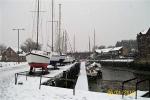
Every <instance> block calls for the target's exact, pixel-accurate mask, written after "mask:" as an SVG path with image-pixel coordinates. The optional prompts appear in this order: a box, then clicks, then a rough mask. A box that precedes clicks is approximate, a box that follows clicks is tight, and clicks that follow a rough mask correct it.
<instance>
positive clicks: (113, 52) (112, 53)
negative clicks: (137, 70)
mask: <svg viewBox="0 0 150 100" xmlns="http://www.w3.org/2000/svg"><path fill="white" fill-rule="evenodd" d="M95 53H96V54H95V55H96V58H97V59H111V58H121V57H124V56H127V55H128V49H127V48H124V47H114V48H106V49H96V50H95Z"/></svg>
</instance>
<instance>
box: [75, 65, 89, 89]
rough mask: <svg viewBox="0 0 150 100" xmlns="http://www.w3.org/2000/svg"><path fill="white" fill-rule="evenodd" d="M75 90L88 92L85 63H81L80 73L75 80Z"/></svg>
mask: <svg viewBox="0 0 150 100" xmlns="http://www.w3.org/2000/svg"><path fill="white" fill-rule="evenodd" d="M75 89H76V90H85V91H88V80H87V74H86V69H85V62H82V63H81V66H80V73H79V76H78V79H77V83H76V86H75Z"/></svg>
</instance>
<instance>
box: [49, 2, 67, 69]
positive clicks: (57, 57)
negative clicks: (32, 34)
mask: <svg viewBox="0 0 150 100" xmlns="http://www.w3.org/2000/svg"><path fill="white" fill-rule="evenodd" d="M53 7H54V2H53V0H52V52H51V54H50V65H53V66H54V67H56V65H57V63H60V64H61V63H62V62H63V61H64V60H65V55H63V54H62V53H61V51H60V33H61V29H60V28H61V26H60V25H61V15H60V14H61V12H60V11H61V4H59V52H54V50H53V23H54V17H53V12H54V11H53Z"/></svg>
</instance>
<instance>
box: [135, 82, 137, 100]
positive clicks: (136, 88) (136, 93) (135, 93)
mask: <svg viewBox="0 0 150 100" xmlns="http://www.w3.org/2000/svg"><path fill="white" fill-rule="evenodd" d="M137 85H138V83H136V87H135V99H137V88H138V87H137Z"/></svg>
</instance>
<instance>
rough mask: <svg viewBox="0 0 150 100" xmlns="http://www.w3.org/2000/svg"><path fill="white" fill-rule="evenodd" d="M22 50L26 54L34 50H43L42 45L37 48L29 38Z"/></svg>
mask: <svg viewBox="0 0 150 100" xmlns="http://www.w3.org/2000/svg"><path fill="white" fill-rule="evenodd" d="M21 49H22V50H23V51H24V52H31V51H32V50H41V44H38V48H37V43H36V42H34V41H33V40H32V39H30V38H28V39H27V40H26V41H25V42H24V43H23V44H22V45H21Z"/></svg>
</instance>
